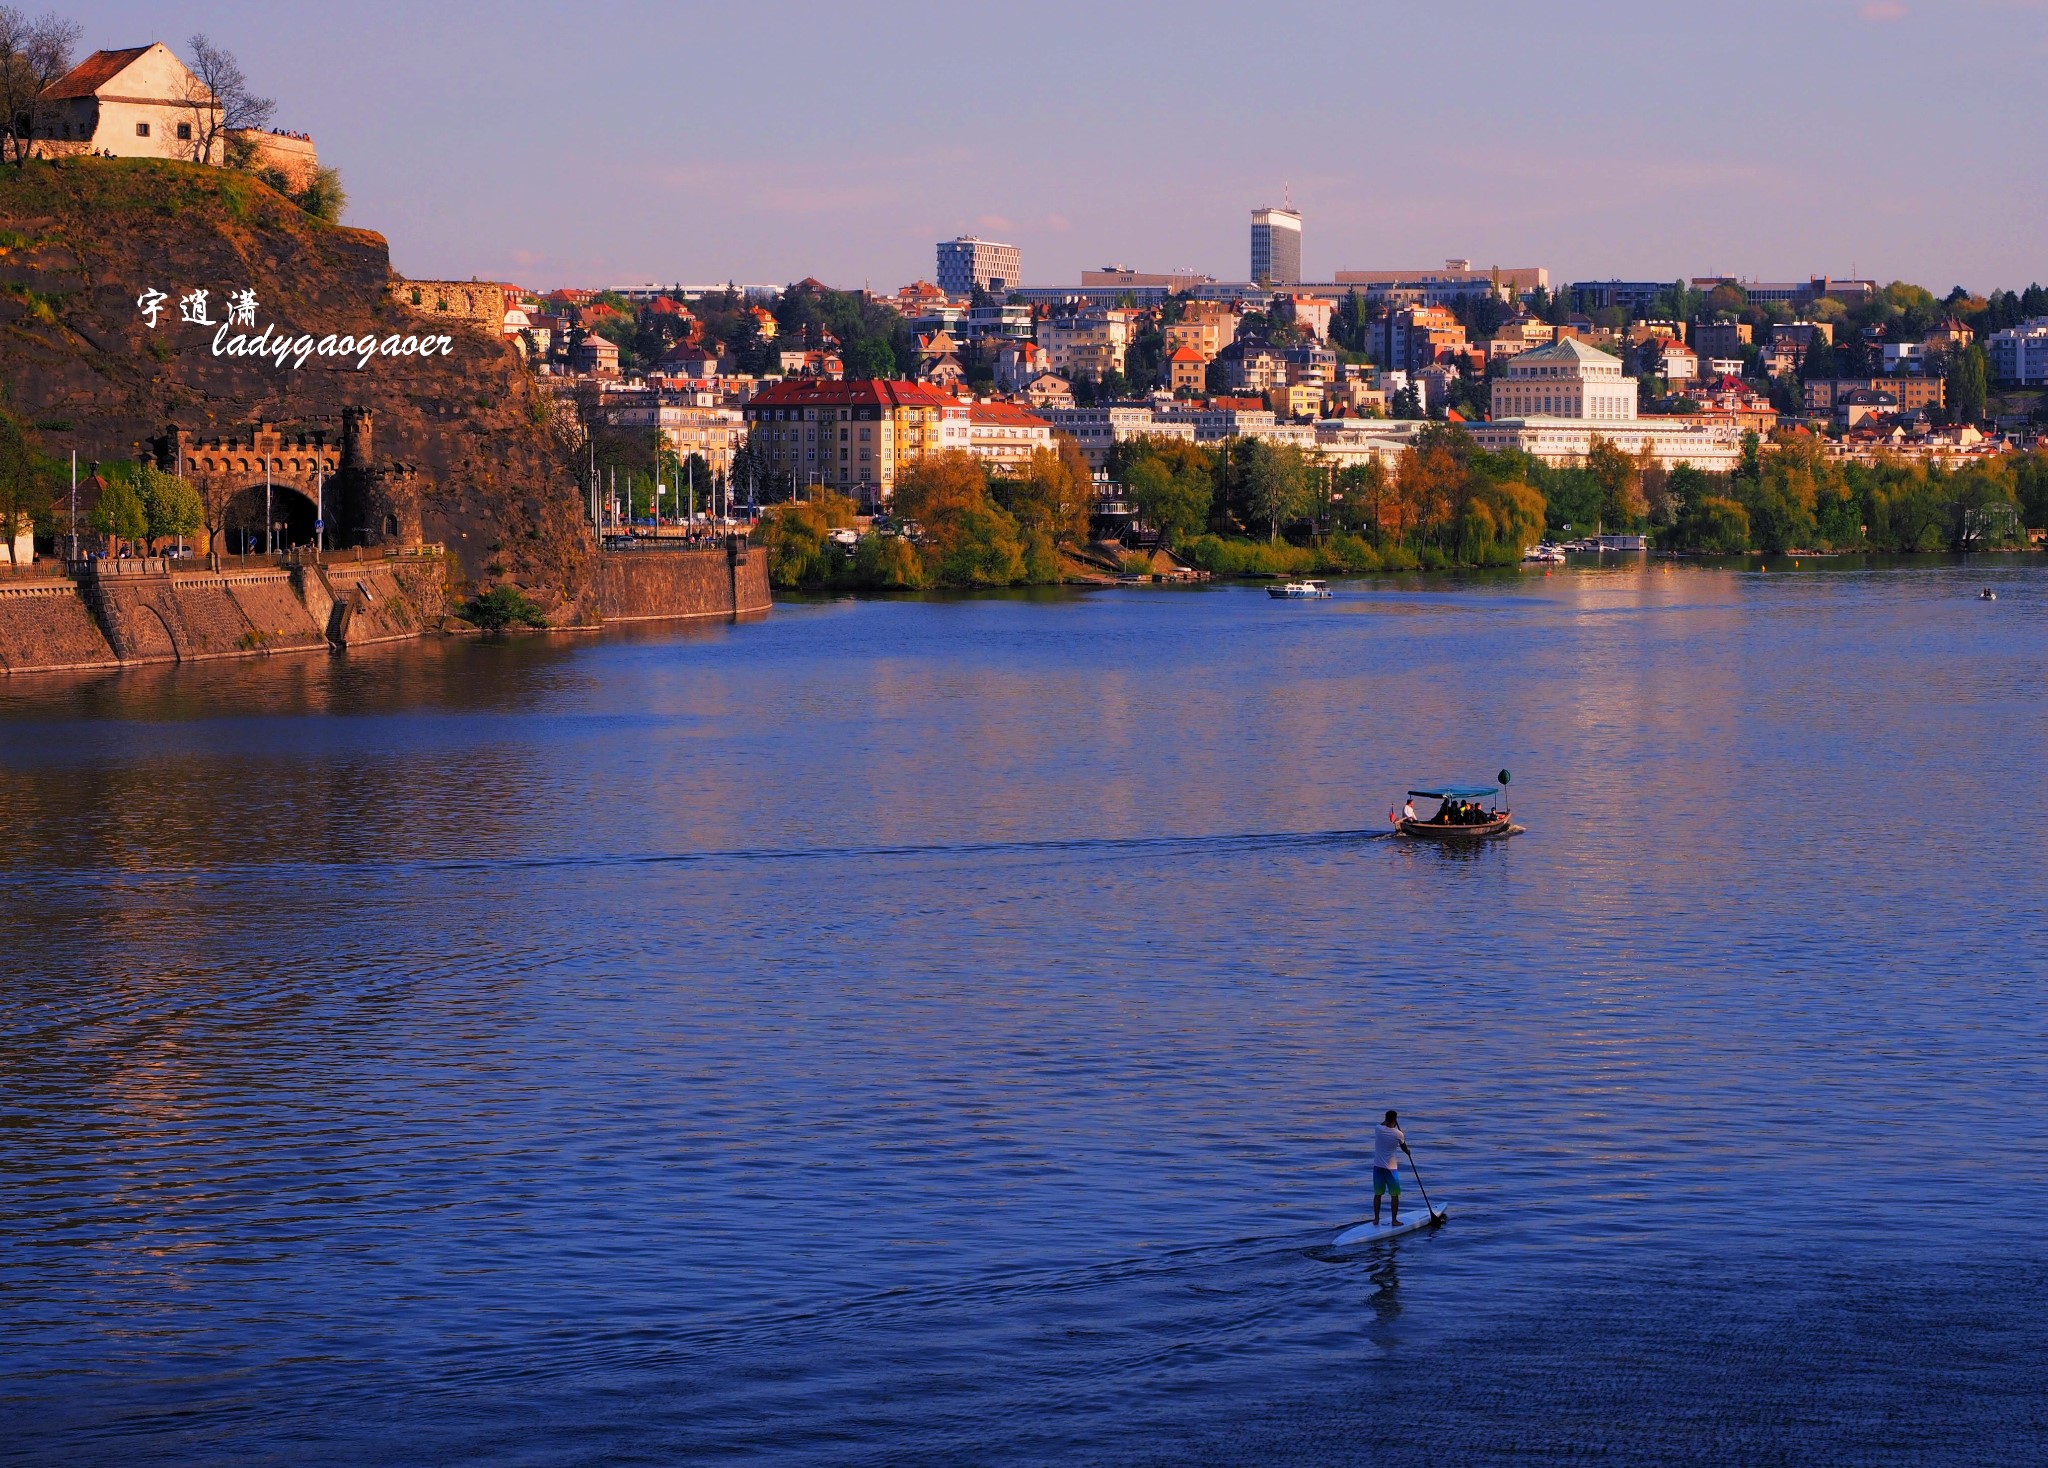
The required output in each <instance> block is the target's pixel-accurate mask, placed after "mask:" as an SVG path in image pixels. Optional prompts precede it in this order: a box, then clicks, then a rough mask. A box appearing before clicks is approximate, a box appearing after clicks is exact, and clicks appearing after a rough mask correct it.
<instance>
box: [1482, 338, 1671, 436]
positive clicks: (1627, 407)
mask: <svg viewBox="0 0 2048 1468" xmlns="http://www.w3.org/2000/svg"><path fill="white" fill-rule="evenodd" d="M1493 416H1494V417H1496V418H1535V417H1539V416H1540V417H1545V418H1596V419H1600V420H1602V421H1604V422H1609V423H1614V422H1621V421H1624V420H1627V419H1631V418H1633V417H1635V416H1636V380H1635V379H1634V378H1633V377H1630V376H1628V375H1626V374H1625V373H1623V371H1622V370H1621V360H1620V358H1618V357H1611V356H1609V355H1608V354H1607V353H1605V352H1603V351H1601V350H1600V349H1599V348H1598V347H1589V346H1587V345H1586V344H1585V343H1584V342H1581V341H1575V340H1573V339H1572V338H1570V337H1566V338H1565V339H1564V340H1562V341H1555V342H1552V343H1551V344H1550V345H1549V346H1547V347H1538V348H1537V349H1536V350H1535V351H1533V352H1522V353H1519V354H1518V355H1516V356H1514V357H1511V358H1509V359H1508V363H1507V366H1506V368H1505V369H1504V371H1503V373H1502V375H1501V376H1500V378H1498V379H1497V380H1496V381H1495V382H1494V385H1493Z"/></svg>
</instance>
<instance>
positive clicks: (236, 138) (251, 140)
mask: <svg viewBox="0 0 2048 1468" xmlns="http://www.w3.org/2000/svg"><path fill="white" fill-rule="evenodd" d="M227 147H228V151H229V153H230V154H234V153H239V152H246V153H247V154H248V162H247V164H246V165H244V166H245V167H246V168H247V169H248V170H249V172H251V173H264V172H271V173H277V174H281V175H283V178H284V183H285V187H286V188H287V189H288V190H290V191H291V192H292V193H300V192H302V191H303V190H304V189H305V188H306V187H307V185H309V184H311V183H312V182H313V175H314V174H316V173H318V172H319V171H320V152H319V150H318V149H317V148H315V147H314V146H313V140H312V139H311V138H310V137H308V136H307V135H306V134H304V133H281V132H273V131H272V130H271V129H269V128H267V127H265V128H255V127H240V128H231V129H229V131H228V135H227Z"/></svg>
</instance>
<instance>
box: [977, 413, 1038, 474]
mask: <svg viewBox="0 0 2048 1468" xmlns="http://www.w3.org/2000/svg"><path fill="white" fill-rule="evenodd" d="M967 424H968V442H967V452H968V453H970V454H972V455H974V457H975V458H977V459H979V460H981V462H982V463H984V464H986V465H987V466H988V470H989V472H990V473H991V474H1002V475H1005V476H1014V475H1017V474H1021V473H1023V472H1024V471H1025V470H1026V469H1029V468H1030V467H1031V456H1032V455H1033V454H1035V453H1037V452H1038V451H1039V450H1040V449H1050V448H1051V447H1052V424H1050V423H1048V422H1047V421H1046V420H1045V419H1043V418H1041V417H1039V416H1038V415H1037V414H1036V413H1031V412H1027V411H1025V410H1024V409H1023V408H1020V407H1018V406H1017V405H1016V404H1015V403H971V404H969V405H968V409H967Z"/></svg>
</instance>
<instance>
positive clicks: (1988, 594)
mask: <svg viewBox="0 0 2048 1468" xmlns="http://www.w3.org/2000/svg"><path fill="white" fill-rule="evenodd" d="M1977 598H1978V600H1980V601H1997V600H1998V593H1997V592H1995V591H1980V592H1978V593H1977Z"/></svg>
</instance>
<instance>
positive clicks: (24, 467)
mask: <svg viewBox="0 0 2048 1468" xmlns="http://www.w3.org/2000/svg"><path fill="white" fill-rule="evenodd" d="M51 490H52V485H51V476H50V465H49V461H48V460H47V459H46V458H44V456H43V454H42V452H41V450H40V449H39V448H38V447H37V445H36V440H35V436H34V435H33V434H32V433H31V432H30V431H29V429H28V428H27V427H25V426H24V425H23V424H22V423H21V421H20V420H19V419H17V418H16V417H15V416H14V415H13V414H12V413H0V536H5V537H6V540H7V560H8V563H9V564H10V565H11V564H12V563H13V561H14V541H15V538H16V537H17V536H19V535H20V534H21V533H22V532H23V531H24V530H28V529H31V528H33V527H34V526H35V525H37V524H38V523H40V522H41V521H43V520H44V519H45V518H47V516H48V514H49V510H50V494H51Z"/></svg>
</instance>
